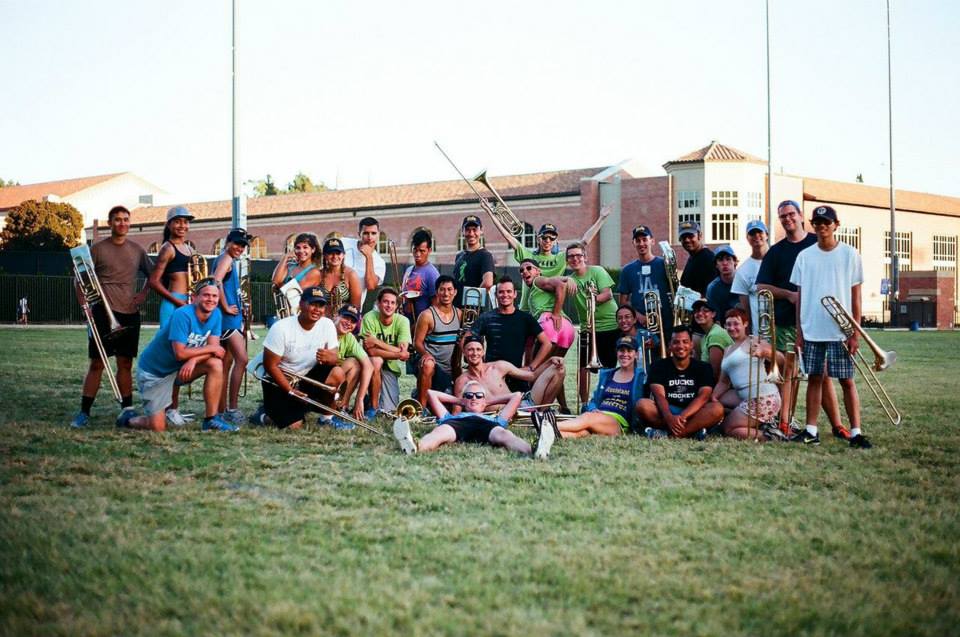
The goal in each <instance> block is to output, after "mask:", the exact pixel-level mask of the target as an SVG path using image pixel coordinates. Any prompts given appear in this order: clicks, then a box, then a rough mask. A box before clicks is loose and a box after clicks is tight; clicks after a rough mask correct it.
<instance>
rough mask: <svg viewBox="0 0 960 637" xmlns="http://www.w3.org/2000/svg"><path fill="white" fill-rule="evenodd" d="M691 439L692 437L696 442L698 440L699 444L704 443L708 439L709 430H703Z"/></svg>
mask: <svg viewBox="0 0 960 637" xmlns="http://www.w3.org/2000/svg"><path fill="white" fill-rule="evenodd" d="M691 437H692V438H693V439H694V440H697V441H699V442H703V441H704V440H706V439H707V430H706V429H701V430H700V431H698V432H697V433H695V434H693V436H691Z"/></svg>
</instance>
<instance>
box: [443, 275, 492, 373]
mask: <svg viewBox="0 0 960 637" xmlns="http://www.w3.org/2000/svg"><path fill="white" fill-rule="evenodd" d="M483 298H484V291H483V288H473V287H465V288H463V298H462V301H463V302H462V304H461V305H463V308H462V315H461V317H460V333H459V334H457V344H456V345H454V347H453V352H452V353H451V354H450V371H451V372H452V376H453V378H454V380H456V378H457V377H458V376H460V373H461V372H462V371H463V348H461V347H460V343H462V342H463V337H464V335H466V333H467V332H468V331H470V328H471V327H473V324H474V323H476V321H477V318H479V316H480V312H481V311H482V310H483Z"/></svg>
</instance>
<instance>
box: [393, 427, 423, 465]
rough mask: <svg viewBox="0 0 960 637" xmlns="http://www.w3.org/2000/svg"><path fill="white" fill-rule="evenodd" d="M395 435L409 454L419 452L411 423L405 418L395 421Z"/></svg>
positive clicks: (401, 446) (401, 447) (402, 448)
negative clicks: (411, 431)
mask: <svg viewBox="0 0 960 637" xmlns="http://www.w3.org/2000/svg"><path fill="white" fill-rule="evenodd" d="M393 437H394V438H396V439H397V442H398V443H400V449H401V450H402V451H403V453H405V454H407V455H408V456H409V455H412V454H415V453H417V443H415V442H414V441H413V434H411V433H410V423H408V422H407V421H406V420H404V419H403V418H397V419H396V420H394V421H393Z"/></svg>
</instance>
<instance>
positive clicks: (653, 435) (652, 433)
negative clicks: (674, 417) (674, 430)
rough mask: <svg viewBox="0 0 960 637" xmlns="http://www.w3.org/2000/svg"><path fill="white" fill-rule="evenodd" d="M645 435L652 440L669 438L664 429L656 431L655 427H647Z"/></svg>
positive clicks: (644, 431)
mask: <svg viewBox="0 0 960 637" xmlns="http://www.w3.org/2000/svg"><path fill="white" fill-rule="evenodd" d="M643 435H645V436H646V437H647V438H649V439H650V440H660V439H661V438H669V437H670V434H668V433H667V432H666V431H664V430H663V429H654V428H653V427H647V428H646V429H644V430H643Z"/></svg>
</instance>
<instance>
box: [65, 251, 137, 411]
mask: <svg viewBox="0 0 960 637" xmlns="http://www.w3.org/2000/svg"><path fill="white" fill-rule="evenodd" d="M70 260H71V263H72V264H73V276H74V277H75V278H76V280H77V287H78V288H79V290H80V294H81V296H83V301H82V302H81V303H80V307H81V308H83V315H84V316H85V317H86V319H87V325H88V326H89V327H90V336H91V337H92V338H93V342H94V345H96V347H97V353H98V354H99V355H100V360H101V361H103V371H104V372H106V374H107V380H108V381H109V382H110V389H111V390H113V397H114V398H116V399H117V402H118V403H119V404H121V405H122V404H123V397H122V396H120V385H118V384H117V377H116V375H115V374H114V373H113V368H112V367H110V360H109V359H108V358H107V350H106V348H105V347H104V346H103V338H104V337H101V336H100V332H99V331H98V330H97V323H96V321H95V320H94V318H93V308H92V307H91V306H93V305H96V304H100V305H101V306H102V307H103V311H104V314H105V315H106V317H107V324H108V327H109V332H107V334H106V335H105V337H106V338H107V339H111V338H115V337H117V336H118V335H119V334H120V333H121V332H123V330H124V329H125V328H124V327H123V326H122V325H120V322H119V321H117V317H116V316H114V314H113V310H112V309H111V308H110V304H109V303H108V302H107V297H106V296H105V295H104V293H103V288H102V287H101V286H100V279H99V278H98V277H97V272H96V270H95V269H94V265H93V256H92V255H91V254H90V246H88V245H86V244H84V245H80V246H77V247H76V248H70Z"/></svg>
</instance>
